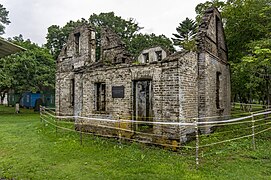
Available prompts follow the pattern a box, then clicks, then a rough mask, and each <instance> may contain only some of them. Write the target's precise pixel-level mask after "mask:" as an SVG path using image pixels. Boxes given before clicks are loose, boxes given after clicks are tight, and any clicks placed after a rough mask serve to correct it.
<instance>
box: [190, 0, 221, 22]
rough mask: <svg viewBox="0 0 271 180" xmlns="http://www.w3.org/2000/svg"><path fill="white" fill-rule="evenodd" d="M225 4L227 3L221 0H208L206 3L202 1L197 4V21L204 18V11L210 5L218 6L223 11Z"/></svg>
mask: <svg viewBox="0 0 271 180" xmlns="http://www.w3.org/2000/svg"><path fill="white" fill-rule="evenodd" d="M224 6H225V3H224V2H223V1H220V0H211V1H206V2H205V3H200V4H198V5H197V6H196V8H195V11H196V14H197V16H196V21H197V22H198V23H199V22H200V21H201V19H202V16H203V14H204V12H205V11H206V10H207V9H208V8H209V7H216V8H218V10H219V11H222V9H223V7H224Z"/></svg>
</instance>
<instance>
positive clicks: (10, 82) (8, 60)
mask: <svg viewBox="0 0 271 180" xmlns="http://www.w3.org/2000/svg"><path fill="white" fill-rule="evenodd" d="M9 40H12V42H13V43H15V44H18V45H20V46H22V47H24V48H26V49H27V51H25V52H21V53H17V54H13V55H10V56H7V57H4V58H0V65H1V68H0V93H3V92H8V90H11V89H12V90H14V91H15V92H16V93H23V92H25V91H32V92H36V91H41V92H42V91H48V90H52V89H53V88H54V84H55V82H54V81H55V61H54V59H53V57H52V55H51V54H50V53H49V51H48V50H47V49H46V48H42V47H39V46H38V45H37V44H35V43H32V42H31V41H30V40H24V39H23V37H22V35H19V36H17V37H14V38H13V39H9Z"/></svg>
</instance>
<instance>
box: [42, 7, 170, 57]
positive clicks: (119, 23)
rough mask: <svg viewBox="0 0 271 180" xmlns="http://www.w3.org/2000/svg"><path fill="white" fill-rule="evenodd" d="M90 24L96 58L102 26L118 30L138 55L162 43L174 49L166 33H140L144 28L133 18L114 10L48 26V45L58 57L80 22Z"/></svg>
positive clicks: (133, 53)
mask: <svg viewBox="0 0 271 180" xmlns="http://www.w3.org/2000/svg"><path fill="white" fill-rule="evenodd" d="M83 23H84V24H89V25H90V26H92V27H94V28H95V31H96V58H99V57H100V39H101V34H100V32H101V28H102V27H108V28H110V29H112V30H113V31H114V32H116V33H117V34H118V35H119V36H120V38H121V40H122V41H123V42H124V43H125V44H126V49H127V50H128V52H130V53H131V54H132V55H133V56H137V55H138V54H139V53H140V52H141V51H142V50H143V49H145V48H148V47H152V46H158V45H162V46H163V47H164V48H166V49H168V50H170V51H172V52H173V51H174V48H173V45H172V42H171V41H170V40H169V39H168V38H167V37H166V36H164V35H159V36H156V35H154V34H150V35H147V34H145V35H143V34H139V31H140V30H141V29H142V27H140V26H139V25H138V23H136V22H135V20H134V19H133V18H129V19H128V20H125V19H123V18H121V17H120V16H116V15H115V13H114V12H108V13H100V14H95V13H94V14H92V15H91V16H90V17H89V19H88V21H86V20H85V19H81V20H79V21H76V22H74V21H70V22H68V23H67V24H66V25H65V26H63V27H59V26H57V25H52V26H50V27H49V28H48V33H47V37H46V39H47V43H46V45H45V46H46V47H47V48H48V49H50V52H51V53H52V54H53V56H54V58H55V59H56V58H57V57H58V55H59V53H60V50H61V49H62V47H63V45H64V44H65V42H66V41H67V38H68V36H69V34H70V32H71V31H72V30H73V29H74V28H75V27H76V26H78V25H80V24H83Z"/></svg>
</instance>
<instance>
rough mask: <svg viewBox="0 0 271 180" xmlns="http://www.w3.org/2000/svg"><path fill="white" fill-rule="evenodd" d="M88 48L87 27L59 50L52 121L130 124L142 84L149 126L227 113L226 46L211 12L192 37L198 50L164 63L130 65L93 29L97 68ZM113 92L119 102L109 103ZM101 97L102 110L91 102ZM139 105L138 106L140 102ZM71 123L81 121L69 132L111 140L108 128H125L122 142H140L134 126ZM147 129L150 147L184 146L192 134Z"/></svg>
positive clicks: (106, 32)
mask: <svg viewBox="0 0 271 180" xmlns="http://www.w3.org/2000/svg"><path fill="white" fill-rule="evenodd" d="M79 34H80V36H79ZM78 36H79V39H78ZM78 42H79V43H78ZM95 45H96V43H95V33H94V31H93V29H92V28H90V27H86V26H82V27H79V28H78V29H76V30H75V31H74V32H73V33H71V35H70V37H69V40H68V42H67V44H66V46H65V47H64V48H63V50H62V51H61V54H60V56H59V58H58V65H57V74H56V111H57V113H58V114H59V115H76V116H83V117H93V118H98V119H99V118H106V119H120V120H125V119H130V120H131V119H133V120H137V118H138V115H137V113H136V112H137V111H138V110H137V109H136V108H137V105H138V104H137V103H138V102H139V100H138V99H135V98H138V97H137V96H136V92H139V90H138V89H136V88H137V85H136V84H137V83H138V81H148V83H149V86H148V88H150V89H149V90H150V92H148V93H149V94H148V96H147V95H146V97H148V100H150V102H149V104H148V107H147V106H146V108H149V109H150V112H148V116H149V117H145V118H147V119H148V120H149V121H154V122H155V121H164V122H193V121H195V120H197V118H204V117H208V116H218V117H222V116H225V115H229V113H230V85H229V84H230V74H229V65H228V63H227V47H226V45H225V38H224V32H223V27H222V23H221V17H220V14H219V12H218V11H217V10H216V9H215V8H212V9H208V11H207V12H206V14H205V16H204V17H203V22H202V24H201V25H200V28H199V34H198V52H187V51H181V52H177V53H174V54H172V55H170V56H167V57H165V58H164V56H163V58H162V60H161V61H152V62H150V63H139V64H138V62H137V63H132V59H131V56H130V55H129V53H127V51H126V50H125V44H124V43H123V42H122V41H121V40H120V38H119V37H118V36H117V34H115V33H114V32H112V30H110V29H108V28H102V31H101V57H100V60H99V62H96V59H95V58H96V56H95V49H96V46H95ZM78 48H79V49H78ZM156 50H157V49H153V50H149V51H146V52H150V51H151V52H155V51H156ZM144 52H145V51H144ZM144 52H142V53H144ZM72 82H74V93H73V92H72V89H73V88H72V87H73V85H72ZM116 87H119V88H121V91H122V90H124V96H123V97H122V95H123V94H122V95H121V96H120V97H113V92H112V89H113V88H116ZM99 88H101V89H102V90H101V89H99ZM103 93H104V95H103ZM146 93H147V91H146ZM72 94H74V96H72ZM143 95H144V93H143ZM73 97H74V103H73V102H72V99H73ZM142 97H145V96H142ZM101 99H103V100H104V101H105V109H103V110H101V109H99V108H98V106H100V105H99V103H98V104H97V102H100V101H101ZM139 99H140V98H139ZM141 100H142V99H141ZM141 100H140V101H141ZM145 100H146V99H145ZM146 101H147V100H146ZM101 102H102V103H101V104H104V102H103V101H101ZM142 102H144V103H146V102H145V101H144V99H143V100H142ZM144 103H143V105H144ZM219 119H221V118H217V119H215V120H219ZM200 120H203V119H200ZM204 120H208V119H204ZM212 120H214V119H212ZM76 122H79V123H84V125H81V126H80V125H78V126H77V129H79V128H84V130H85V131H91V132H95V133H99V134H103V135H118V134H119V133H120V132H119V131H118V130H115V129H114V128H115V127H118V128H120V127H121V128H124V129H126V131H124V132H122V134H126V135H125V136H127V137H128V138H144V137H142V136H139V135H138V134H136V133H135V130H137V131H140V124H139V123H127V122H119V123H113V122H110V121H105V122H104V121H100V120H97V119H93V120H86V119H82V118H77V119H76ZM147 130H148V133H149V134H154V135H153V136H149V135H146V133H145V138H147V140H148V141H154V142H161V139H163V140H166V141H167V140H168V141H172V140H178V141H180V142H185V141H187V139H188V138H189V137H188V135H189V134H192V133H194V129H193V128H188V127H179V126H169V125H156V124H155V125H153V126H150V127H149V129H147ZM202 132H203V133H208V132H210V128H203V129H202ZM161 137H163V138H161ZM159 138H160V139H159Z"/></svg>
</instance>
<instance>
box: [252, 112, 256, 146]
mask: <svg viewBox="0 0 271 180" xmlns="http://www.w3.org/2000/svg"><path fill="white" fill-rule="evenodd" d="M251 115H252V117H251V122H252V126H251V129H252V147H253V150H255V149H256V145H255V120H254V114H253V113H251Z"/></svg>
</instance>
